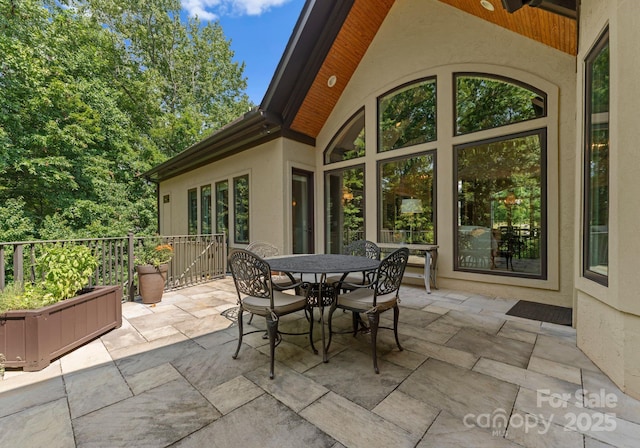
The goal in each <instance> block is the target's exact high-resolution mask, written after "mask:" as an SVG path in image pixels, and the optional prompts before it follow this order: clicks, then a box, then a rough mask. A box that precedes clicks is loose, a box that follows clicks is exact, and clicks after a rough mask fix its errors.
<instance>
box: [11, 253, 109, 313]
mask: <svg viewBox="0 0 640 448" xmlns="http://www.w3.org/2000/svg"><path fill="white" fill-rule="evenodd" d="M98 263H99V262H98V259H97V258H96V257H95V256H94V255H93V254H92V253H91V249H89V248H88V247H85V246H73V245H67V246H61V245H53V246H51V247H49V248H48V249H47V250H46V251H45V252H44V253H43V254H42V256H40V257H39V258H38V259H37V261H36V265H35V268H36V273H37V276H38V277H37V278H38V279H40V280H39V281H38V282H36V283H33V284H26V285H24V289H22V288H21V287H20V285H16V284H11V285H8V286H7V288H5V290H4V291H3V292H2V293H1V294H0V312H5V311H8V310H16V309H37V308H40V307H43V306H46V305H51V304H54V303H57V302H59V301H61V300H65V299H69V298H71V297H74V296H75V295H76V294H77V293H78V291H80V290H81V289H82V287H83V286H85V285H86V284H87V279H88V278H89V276H91V274H93V272H94V271H95V269H96V268H97V267H98Z"/></svg>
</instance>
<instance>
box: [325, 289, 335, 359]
mask: <svg viewBox="0 0 640 448" xmlns="http://www.w3.org/2000/svg"><path fill="white" fill-rule="evenodd" d="M336 308H337V307H336V305H335V301H334V303H333V304H332V305H331V308H329V341H328V342H327V346H326V347H325V352H329V346H330V345H331V336H332V335H333V327H332V325H331V324H332V320H333V312H334V311H335V310H336Z"/></svg>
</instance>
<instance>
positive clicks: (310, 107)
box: [290, 0, 578, 138]
mask: <svg viewBox="0 0 640 448" xmlns="http://www.w3.org/2000/svg"><path fill="white" fill-rule="evenodd" d="M420 1H422V0H420ZM439 1H440V2H442V3H445V4H448V5H450V6H453V7H455V8H458V9H460V10H462V11H465V12H467V13H469V14H473V15H474V16H476V17H479V18H481V19H483V20H487V21H489V22H491V23H493V24H495V25H498V26H501V27H503V28H506V29H508V30H511V31H513V32H516V33H518V34H521V35H523V36H526V37H528V38H530V39H534V40H536V41H538V42H541V43H543V44H545V45H548V46H550V47H552V48H555V49H557V50H560V51H563V52H565V53H568V54H571V55H576V54H577V47H578V45H577V24H576V20H574V19H570V18H567V17H563V16H560V15H557V14H553V13H551V12H549V11H545V10H542V9H540V8H531V7H528V6H527V7H523V8H521V9H519V10H518V11H516V12H515V13H513V14H510V13H508V12H507V11H506V10H505V9H504V8H503V7H502V4H501V0H490V1H491V3H492V4H493V5H494V7H495V8H494V11H488V10H486V9H485V8H483V7H482V6H481V4H480V0H439ZM394 2H395V0H375V1H371V0H355V2H354V5H353V7H352V9H351V11H350V13H349V16H348V17H347V19H346V20H345V23H344V25H343V26H342V29H341V30H340V32H339V33H338V36H337V37H336V39H335V41H334V43H333V45H332V47H331V49H330V50H329V53H328V55H327V57H326V59H325V61H324V62H323V64H322V67H321V68H320V70H319V71H318V74H317V75H316V78H315V80H314V81H313V84H312V85H311V88H310V89H309V92H308V93H307V95H306V97H305V99H304V101H303V103H302V105H301V107H300V109H299V111H298V113H297V114H296V117H295V118H294V120H293V122H292V123H291V126H290V127H291V129H293V130H294V131H297V132H300V133H302V134H305V135H308V136H310V137H313V138H316V137H317V136H318V133H319V132H320V130H321V129H322V126H324V123H325V121H326V120H327V118H328V117H329V115H330V114H331V111H332V110H333V108H334V106H335V105H336V103H337V102H338V99H339V98H340V95H342V92H343V90H344V89H345V87H346V85H347V84H348V82H349V80H350V79H351V76H352V75H353V73H354V72H355V70H356V68H357V67H358V64H359V63H360V60H361V59H362V57H363V56H364V54H365V53H366V51H367V48H368V47H369V44H370V43H371V41H372V40H373V38H374V37H375V35H376V33H377V32H378V29H379V28H380V25H381V24H382V22H383V21H384V19H385V17H386V15H387V13H388V12H389V10H390V9H391V6H393V3H394ZM332 75H335V76H336V83H335V85H334V86H333V87H329V86H328V85H327V82H328V80H329V77H331V76H332Z"/></svg>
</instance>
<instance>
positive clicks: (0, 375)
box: [0, 353, 7, 380]
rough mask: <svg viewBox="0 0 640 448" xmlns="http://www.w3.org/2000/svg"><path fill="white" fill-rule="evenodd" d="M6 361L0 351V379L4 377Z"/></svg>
mask: <svg viewBox="0 0 640 448" xmlns="http://www.w3.org/2000/svg"><path fill="white" fill-rule="evenodd" d="M6 361H7V358H5V356H4V355H3V354H2V353H0V380H3V379H4V363H5V362H6Z"/></svg>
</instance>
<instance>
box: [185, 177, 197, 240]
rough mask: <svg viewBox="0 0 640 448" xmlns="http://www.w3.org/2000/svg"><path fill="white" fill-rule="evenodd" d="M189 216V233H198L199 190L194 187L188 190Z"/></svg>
mask: <svg viewBox="0 0 640 448" xmlns="http://www.w3.org/2000/svg"><path fill="white" fill-rule="evenodd" d="M187 207H188V209H187V217H188V226H189V228H188V231H189V235H197V234H198V190H197V189H196V188H192V189H190V190H188V191H187Z"/></svg>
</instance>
